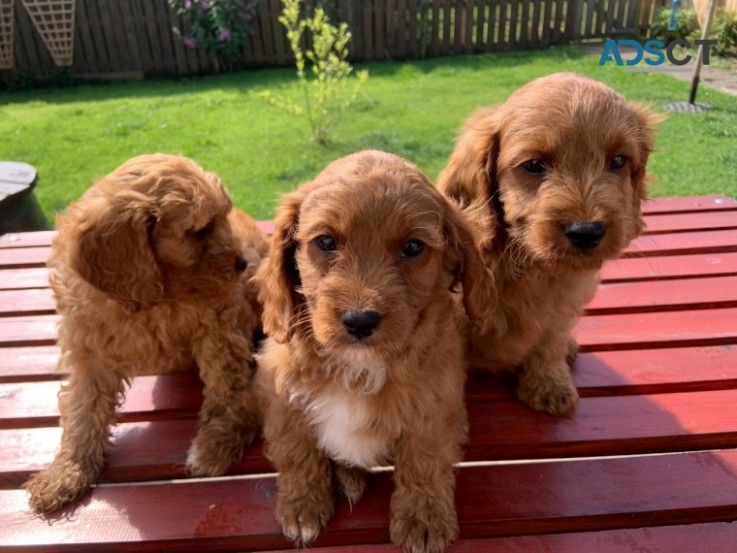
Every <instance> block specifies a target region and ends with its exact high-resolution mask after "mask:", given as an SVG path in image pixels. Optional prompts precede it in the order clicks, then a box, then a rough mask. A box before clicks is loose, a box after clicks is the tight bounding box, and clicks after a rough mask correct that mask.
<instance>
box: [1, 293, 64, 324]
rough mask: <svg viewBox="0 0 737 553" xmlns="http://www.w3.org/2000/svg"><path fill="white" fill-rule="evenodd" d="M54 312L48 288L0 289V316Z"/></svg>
mask: <svg viewBox="0 0 737 553" xmlns="http://www.w3.org/2000/svg"><path fill="white" fill-rule="evenodd" d="M55 312H56V304H55V302H54V298H53V296H52V294H51V289H50V288H39V289H33V290H0V317H12V316H16V315H24V316H25V315H50V314H53V313H55Z"/></svg>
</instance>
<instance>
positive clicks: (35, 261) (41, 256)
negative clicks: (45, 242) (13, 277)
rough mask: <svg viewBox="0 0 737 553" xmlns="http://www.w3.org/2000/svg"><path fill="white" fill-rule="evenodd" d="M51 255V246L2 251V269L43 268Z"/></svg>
mask: <svg viewBox="0 0 737 553" xmlns="http://www.w3.org/2000/svg"><path fill="white" fill-rule="evenodd" d="M50 253H51V246H45V247H39V248H17V249H13V248H9V249H0V267H8V268H12V269H22V268H31V267H42V266H43V265H45V264H46V260H47V259H48V257H49V254H50Z"/></svg>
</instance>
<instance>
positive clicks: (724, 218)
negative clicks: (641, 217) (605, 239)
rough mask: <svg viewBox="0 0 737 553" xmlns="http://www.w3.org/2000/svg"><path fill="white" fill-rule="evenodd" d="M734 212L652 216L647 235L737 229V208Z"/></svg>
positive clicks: (648, 221) (736, 207)
mask: <svg viewBox="0 0 737 553" xmlns="http://www.w3.org/2000/svg"><path fill="white" fill-rule="evenodd" d="M733 209H734V210H731V211H727V210H723V211H707V212H704V213H676V214H663V215H651V216H648V217H647V218H646V221H645V222H646V226H645V233H646V234H661V233H665V232H678V231H683V230H716V229H730V228H737V206H735V207H734V208H733Z"/></svg>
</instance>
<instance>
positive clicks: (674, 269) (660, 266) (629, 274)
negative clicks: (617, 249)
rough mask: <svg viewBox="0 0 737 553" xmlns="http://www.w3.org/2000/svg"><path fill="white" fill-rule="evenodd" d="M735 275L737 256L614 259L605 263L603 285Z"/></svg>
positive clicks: (699, 255) (727, 254)
mask: <svg viewBox="0 0 737 553" xmlns="http://www.w3.org/2000/svg"><path fill="white" fill-rule="evenodd" d="M736 274H737V253H720V254H695V255H673V256H663V257H641V258H635V257H632V258H629V259H617V260H614V261H609V262H607V263H605V264H604V267H603V268H602V271H601V278H602V281H603V282H617V281H628V280H665V279H672V278H684V277H695V276H718V275H722V276H727V275H736Z"/></svg>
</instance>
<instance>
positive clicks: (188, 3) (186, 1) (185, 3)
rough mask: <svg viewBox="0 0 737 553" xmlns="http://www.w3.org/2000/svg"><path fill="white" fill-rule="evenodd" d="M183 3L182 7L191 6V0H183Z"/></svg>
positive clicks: (187, 7)
mask: <svg viewBox="0 0 737 553" xmlns="http://www.w3.org/2000/svg"><path fill="white" fill-rule="evenodd" d="M183 4H184V9H185V10H188V9H189V8H191V7H192V0H184V2H183Z"/></svg>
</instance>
